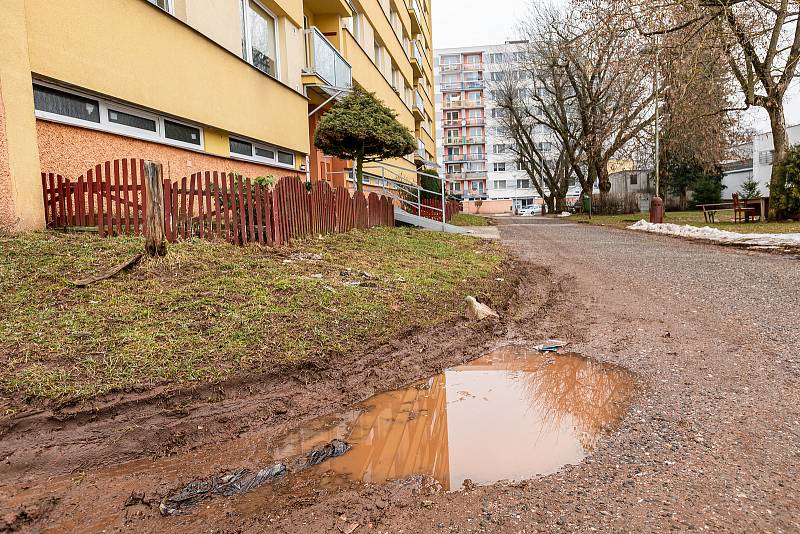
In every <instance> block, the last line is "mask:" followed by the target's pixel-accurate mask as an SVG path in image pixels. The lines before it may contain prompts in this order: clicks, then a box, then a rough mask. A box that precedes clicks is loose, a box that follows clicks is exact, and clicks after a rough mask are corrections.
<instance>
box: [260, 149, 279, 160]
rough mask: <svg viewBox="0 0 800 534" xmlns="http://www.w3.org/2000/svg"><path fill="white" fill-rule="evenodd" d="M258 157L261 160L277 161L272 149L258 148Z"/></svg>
mask: <svg viewBox="0 0 800 534" xmlns="http://www.w3.org/2000/svg"><path fill="white" fill-rule="evenodd" d="M256 156H257V157H259V158H264V159H268V160H274V159H275V151H274V150H272V149H271V148H261V147H259V146H257V147H256Z"/></svg>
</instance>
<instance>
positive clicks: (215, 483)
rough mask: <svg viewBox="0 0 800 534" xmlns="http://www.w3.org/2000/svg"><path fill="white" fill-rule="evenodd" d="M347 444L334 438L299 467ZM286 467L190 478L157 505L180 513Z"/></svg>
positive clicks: (241, 489)
mask: <svg viewBox="0 0 800 534" xmlns="http://www.w3.org/2000/svg"><path fill="white" fill-rule="evenodd" d="M349 449H350V445H349V444H348V443H347V442H346V441H342V440H340V439H334V440H332V441H331V442H330V443H326V444H324V445H322V446H321V447H318V448H315V449H312V450H311V451H310V453H309V454H308V456H307V458H306V461H305V462H304V463H303V464H302V465H301V466H300V467H299V469H298V470H302V469H307V468H309V467H312V466H315V465H319V464H321V463H322V462H324V461H325V460H328V459H330V458H335V457H337V456H340V455H342V454H344V453H345V452H347V451H348V450H349ZM288 472H289V468H287V466H286V465H285V464H283V463H276V464H275V465H273V466H271V467H265V468H264V469H261V470H259V471H256V472H255V473H253V472H252V471H250V470H249V469H236V470H235V471H231V472H229V473H226V474H224V475H214V476H212V477H210V478H208V479H206V480H195V481H193V482H190V483H189V484H187V485H186V486H184V487H183V488H181V489H180V490H179V491H177V492H176V493H173V494H172V495H168V496H166V497H164V499H163V500H162V501H161V504H160V505H159V511H160V512H161V515H179V514H181V513H183V512H185V511H186V510H187V509H188V508H191V507H192V506H194V505H196V504H197V503H199V502H200V501H204V500H206V499H209V498H211V497H213V496H215V495H222V496H224V497H232V496H234V495H239V494H242V493H246V492H248V491H252V490H254V489H255V488H257V487H259V486H261V485H263V484H265V483H267V482H270V481H272V480H275V479H277V478H281V477H283V476H285V475H286V474H287V473H288Z"/></svg>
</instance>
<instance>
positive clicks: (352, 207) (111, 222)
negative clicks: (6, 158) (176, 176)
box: [42, 158, 394, 245]
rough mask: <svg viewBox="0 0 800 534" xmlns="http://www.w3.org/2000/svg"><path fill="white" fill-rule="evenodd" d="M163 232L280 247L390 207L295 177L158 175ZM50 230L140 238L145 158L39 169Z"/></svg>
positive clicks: (383, 220)
mask: <svg viewBox="0 0 800 534" xmlns="http://www.w3.org/2000/svg"><path fill="white" fill-rule="evenodd" d="M162 186H163V196H164V229H165V232H166V238H167V240H168V241H169V242H172V243H174V242H176V241H177V240H179V239H190V238H193V237H198V238H201V239H224V240H226V241H229V242H231V243H235V244H239V245H243V244H247V243H261V244H265V245H280V244H283V243H288V242H289V241H291V240H293V239H298V238H302V237H305V236H309V235H318V234H331V233H340V232H347V231H350V230H352V229H354V228H360V229H365V228H370V227H373V226H394V206H393V204H392V201H391V200H390V199H389V198H387V197H385V196H380V197H379V196H378V195H377V194H376V193H370V194H369V195H368V196H365V195H364V194H363V193H361V192H356V193H353V194H352V195H351V194H350V192H349V191H348V190H347V189H346V188H343V187H337V188H336V189H332V188H331V187H330V185H328V184H327V183H326V182H317V183H315V184H314V185H313V186H312V187H311V189H310V190H308V189H307V188H306V185H305V184H304V183H303V182H301V181H300V179H299V178H297V177H296V176H285V177H283V178H281V179H280V180H278V181H277V183H276V184H275V185H274V187H270V186H268V185H266V184H261V183H259V182H258V181H257V180H251V179H250V178H247V177H242V176H239V175H235V174H233V173H226V172H224V171H223V172H219V171H204V172H196V173H194V174H192V175H191V176H188V177H186V176H184V177H183V178H181V179H180V180H175V181H172V180H170V179H164V180H163V184H162ZM42 192H43V200H44V206H45V215H46V220H47V227H48V228H68V227H96V228H97V231H98V233H99V234H100V236H103V237H104V236H111V235H143V234H144V232H145V228H146V224H145V223H146V220H145V194H146V192H145V187H144V161H143V160H141V159H136V158H131V159H117V160H113V161H106V162H105V163H103V164H98V165H96V166H95V167H93V168H92V169H89V170H87V171H86V173H85V174H84V175H83V176H80V177H79V178H78V179H77V180H70V179H69V178H65V177H63V176H62V175H60V174H55V173H44V172H43V173H42Z"/></svg>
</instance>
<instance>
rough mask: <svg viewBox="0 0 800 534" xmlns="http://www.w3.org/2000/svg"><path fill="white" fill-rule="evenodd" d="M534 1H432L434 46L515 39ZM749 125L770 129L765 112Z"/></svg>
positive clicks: (795, 99) (797, 85) (796, 106)
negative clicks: (520, 23)
mask: <svg viewBox="0 0 800 534" xmlns="http://www.w3.org/2000/svg"><path fill="white" fill-rule="evenodd" d="M532 1H536V0H433V2H432V9H433V46H434V48H436V49H439V48H451V47H460V46H477V45H486V44H501V43H503V42H505V41H507V40H509V39H514V38H516V29H517V26H518V25H519V21H520V19H522V18H524V17H525V14H526V13H527V11H528V6H529V5H530V2H532ZM787 96H788V98H787V100H788V101H787V106H786V123H787V124H798V123H800V80H798V79H797V78H795V81H794V83H793V84H792V87H791V89H790V90H789V94H788V95H787ZM750 115H751V125H752V126H753V127H754V128H755V129H756V130H759V131H767V130H769V121H768V120H767V114H766V112H765V111H763V110H762V109H760V108H756V109H754V110H753V111H752V112H751V114H750Z"/></svg>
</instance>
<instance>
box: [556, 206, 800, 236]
mask: <svg viewBox="0 0 800 534" xmlns="http://www.w3.org/2000/svg"><path fill="white" fill-rule="evenodd" d="M731 213H732V212H731ZM647 217H648V214H647V213H632V214H628V215H593V216H592V219H591V220H589V216H588V215H585V214H583V213H581V214H576V215H573V216H571V217H570V218H569V220H570V221H576V222H586V223H590V224H599V225H606V226H615V227H617V228H626V227H628V226H630V225H631V224H633V223H635V222H636V221H638V220H640V219H644V220H647ZM727 218H728V216H727V212H720V213H718V214H717V221H718V222H717V223H716V224H707V223H706V222H705V220H704V219H703V212H702V211H668V212H666V213H665V214H664V222H666V223H673V224H690V225H692V226H710V227H712V228H718V229H720V230H728V231H730V232H738V233H740V234H753V233H758V234H786V233H800V223H798V222H766V223H758V222H754V223H739V224H736V223H733V222H730V221H727V220H726V221H725V222H719V221H720V219H727ZM730 218H731V219H732V218H733V215H731V217H730Z"/></svg>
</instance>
